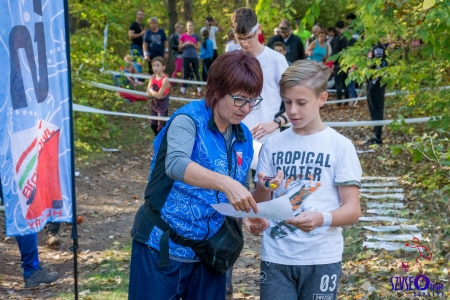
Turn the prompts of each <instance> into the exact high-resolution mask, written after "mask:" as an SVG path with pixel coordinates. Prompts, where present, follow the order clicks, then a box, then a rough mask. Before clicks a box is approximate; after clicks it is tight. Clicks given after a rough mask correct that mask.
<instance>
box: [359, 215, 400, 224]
mask: <svg viewBox="0 0 450 300" xmlns="http://www.w3.org/2000/svg"><path fill="white" fill-rule="evenodd" d="M359 220H360V221H375V222H376V221H380V222H395V223H404V222H407V221H409V220H408V219H405V218H397V217H381V216H373V217H360V218H359Z"/></svg>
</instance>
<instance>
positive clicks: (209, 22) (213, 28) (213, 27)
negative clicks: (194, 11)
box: [200, 17, 224, 61]
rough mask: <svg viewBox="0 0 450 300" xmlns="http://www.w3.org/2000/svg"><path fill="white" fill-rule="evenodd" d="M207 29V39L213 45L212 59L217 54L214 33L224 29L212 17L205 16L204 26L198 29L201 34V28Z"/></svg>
mask: <svg viewBox="0 0 450 300" xmlns="http://www.w3.org/2000/svg"><path fill="white" fill-rule="evenodd" d="M205 29H207V30H209V39H210V41H211V42H212V43H213V47H214V55H213V61H214V60H215V59H216V58H217V57H218V56H219V53H218V52H217V40H216V33H217V32H222V31H224V30H223V28H222V27H220V26H219V24H218V23H217V21H216V20H214V19H213V17H206V19H205V27H202V29H200V34H202V32H203V30H205Z"/></svg>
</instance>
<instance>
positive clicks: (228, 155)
mask: <svg viewBox="0 0 450 300" xmlns="http://www.w3.org/2000/svg"><path fill="white" fill-rule="evenodd" d="M220 135H221V136H222V138H223V141H224V142H225V148H226V147H227V141H226V140H225V137H224V136H223V135H222V134H220ZM235 141H236V139H233V141H232V142H231V146H230V150H228V149H227V151H226V152H227V163H228V176H230V177H231V178H234V177H235V176H236V160H235V161H234V166H235V170H234V175H235V176H231V163H232V160H233V158H232V157H231V155H230V154H231V153H232V151H234V149H233V146H234V143H235ZM234 152H236V151H234ZM216 200H217V203H220V202H219V191H216ZM216 213H217V211H215V212H214V213H213V214H212V215H211V217H209V218H208V222H207V224H208V231H207V232H206V235H205V238H204V239H203V240H206V238H207V237H208V235H209V232H210V231H211V228H210V226H209V222H210V221H211V218H212V217H214V216H215V215H216Z"/></svg>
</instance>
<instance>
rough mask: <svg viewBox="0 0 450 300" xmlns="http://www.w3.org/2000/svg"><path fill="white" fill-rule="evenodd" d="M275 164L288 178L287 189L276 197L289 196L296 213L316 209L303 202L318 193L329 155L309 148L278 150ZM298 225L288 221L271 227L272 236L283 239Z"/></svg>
mask: <svg viewBox="0 0 450 300" xmlns="http://www.w3.org/2000/svg"><path fill="white" fill-rule="evenodd" d="M272 163H273V165H274V166H276V170H277V172H278V171H279V170H282V171H283V173H284V177H285V178H286V180H285V184H284V189H281V191H279V194H278V193H277V197H280V196H284V195H289V201H290V203H291V205H292V210H293V211H294V215H295V216H297V215H299V214H300V213H302V212H304V211H316V210H317V209H315V208H314V207H305V206H302V204H303V203H304V202H305V200H306V198H308V197H309V196H311V195H312V194H313V193H315V192H316V191H317V190H318V189H319V188H320V186H321V185H322V183H321V182H320V180H321V175H322V172H323V168H330V167H331V165H330V154H325V153H314V152H306V151H286V152H284V151H278V152H273V153H272ZM297 230H298V228H297V227H295V226H293V225H290V224H287V223H286V222H285V221H282V222H280V223H278V225H277V226H274V227H271V228H270V237H271V238H273V239H280V238H284V237H286V236H288V235H289V234H291V233H293V232H295V231H297Z"/></svg>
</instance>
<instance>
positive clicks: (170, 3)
mask: <svg viewBox="0 0 450 300" xmlns="http://www.w3.org/2000/svg"><path fill="white" fill-rule="evenodd" d="M166 9H167V15H168V17H169V59H168V60H167V67H166V73H167V74H169V76H170V75H172V73H173V70H174V69H175V63H174V60H173V57H174V56H173V50H172V47H171V46H170V36H171V35H172V34H174V33H175V24H176V23H177V21H178V14H177V0H166Z"/></svg>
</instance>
